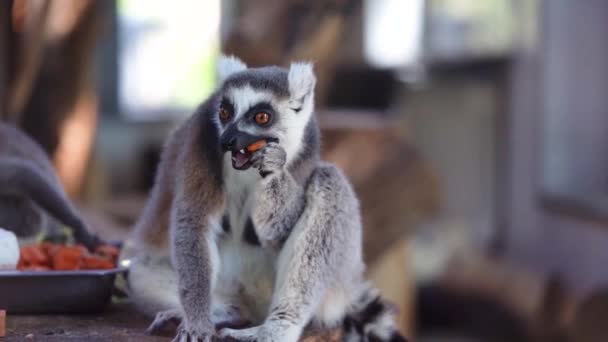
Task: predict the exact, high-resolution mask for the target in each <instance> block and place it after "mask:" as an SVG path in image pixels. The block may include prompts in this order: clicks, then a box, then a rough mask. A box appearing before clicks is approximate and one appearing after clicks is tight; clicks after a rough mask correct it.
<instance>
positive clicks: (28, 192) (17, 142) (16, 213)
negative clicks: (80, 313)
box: [0, 123, 102, 249]
mask: <svg viewBox="0 0 608 342" xmlns="http://www.w3.org/2000/svg"><path fill="white" fill-rule="evenodd" d="M47 214H50V216H49V215H47ZM54 219H56V220H58V221H60V222H61V223H63V224H65V225H67V226H68V227H70V228H72V231H73V234H74V238H75V239H76V241H78V242H81V243H83V244H84V245H86V246H87V247H88V248H89V249H93V248H95V247H96V246H97V245H98V244H100V243H101V242H102V241H101V240H100V239H99V238H97V237H96V236H94V235H92V234H91V233H90V232H89V231H88V229H87V227H86V225H85V223H84V222H83V220H82V219H81V218H80V215H79V214H78V212H77V210H76V209H75V208H74V206H73V205H72V203H71V202H70V200H69V198H68V196H67V195H66V194H65V192H64V190H63V188H62V187H61V184H60V182H59V179H58V178H57V175H56V174H55V170H54V169H53V165H52V164H51V161H50V160H49V159H48V157H47V156H46V154H45V152H44V151H43V150H42V148H41V147H40V146H39V145H38V144H37V143H36V142H34V141H33V140H32V139H31V138H30V137H28V136H27V135H26V134H24V133H23V132H21V131H20V130H19V129H17V128H16V127H14V126H12V125H9V124H4V123H0V227H3V228H6V229H8V230H11V231H13V232H15V234H16V235H17V237H19V239H20V240H21V239H23V240H31V239H33V238H35V235H36V234H38V233H40V232H41V231H46V232H47V233H48V232H52V231H53V230H56V226H57V222H55V220H54Z"/></svg>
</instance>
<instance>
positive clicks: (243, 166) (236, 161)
mask: <svg viewBox="0 0 608 342" xmlns="http://www.w3.org/2000/svg"><path fill="white" fill-rule="evenodd" d="M252 156H253V152H249V150H247V149H246V148H243V149H240V150H238V151H232V167H233V168H235V169H236V170H247V169H248V168H250V167H251V164H252V162H251V157H252Z"/></svg>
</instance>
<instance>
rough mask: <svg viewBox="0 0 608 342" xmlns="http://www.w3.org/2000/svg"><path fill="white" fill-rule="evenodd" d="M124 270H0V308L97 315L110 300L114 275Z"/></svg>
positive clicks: (35, 312)
mask: <svg viewBox="0 0 608 342" xmlns="http://www.w3.org/2000/svg"><path fill="white" fill-rule="evenodd" d="M126 271H127V269H126V268H115V269H111V270H86V271H0V309H2V310H7V312H10V313H11V314H15V313H22V314H59V313H61V314H72V313H98V312H101V311H103V309H104V308H105V307H106V305H107V304H108V303H109V302H110V300H111V298H112V290H113V288H114V279H115V278H116V275H117V274H120V273H124V272H126Z"/></svg>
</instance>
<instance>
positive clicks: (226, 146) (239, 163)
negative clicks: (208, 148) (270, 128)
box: [220, 124, 277, 170]
mask: <svg viewBox="0 0 608 342" xmlns="http://www.w3.org/2000/svg"><path fill="white" fill-rule="evenodd" d="M262 139H264V140H272V141H276V140H277V139H275V138H269V137H265V136H260V135H252V134H249V133H247V132H243V131H239V130H238V128H237V127H236V124H232V125H230V126H228V129H226V131H224V133H223V134H222V136H221V137H220V143H221V145H222V150H224V152H228V151H230V152H232V167H234V168H235V169H237V170H246V169H248V168H249V167H251V157H252V155H253V153H252V152H250V151H249V150H247V146H249V145H251V144H253V143H255V142H257V141H259V140H262Z"/></svg>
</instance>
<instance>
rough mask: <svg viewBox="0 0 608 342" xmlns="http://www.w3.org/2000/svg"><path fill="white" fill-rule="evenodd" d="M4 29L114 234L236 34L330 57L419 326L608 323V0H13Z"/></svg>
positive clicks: (327, 89) (602, 334) (6, 48)
mask: <svg viewBox="0 0 608 342" xmlns="http://www.w3.org/2000/svg"><path fill="white" fill-rule="evenodd" d="M0 27H1V29H0V35H1V36H0V118H2V120H6V121H10V122H13V123H15V124H17V125H19V126H20V127H21V128H22V129H23V130H25V131H26V132H27V133H28V134H30V135H31V136H32V137H33V138H34V139H35V140H36V141H38V142H39V143H40V144H41V145H42V146H43V147H44V149H45V150H46V151H47V152H48V153H49V155H50V156H51V159H52V160H53V162H54V164H55V166H56V168H57V172H58V174H59V176H60V178H61V180H62V182H63V184H64V186H65V188H66V190H67V191H68V193H69V194H70V195H71V196H72V197H73V198H74V199H75V200H76V201H77V203H79V206H80V208H81V210H82V211H83V212H84V213H85V217H86V218H87V220H88V221H89V222H90V224H91V226H92V227H93V228H94V229H95V230H96V231H97V232H98V233H99V234H100V235H101V236H102V237H104V238H107V239H121V238H124V236H125V235H126V234H127V233H128V231H129V228H130V226H131V224H132V223H133V222H134V220H135V219H136V218H137V216H138V214H139V211H140V209H141V208H142V206H143V203H144V200H145V197H146V194H147V192H148V191H149V189H150V187H151V186H152V182H153V177H154V173H155V168H156V163H157V161H158V156H159V152H160V149H161V147H162V143H163V141H164V139H165V137H166V136H167V134H168V133H169V132H170V131H171V129H172V128H173V127H174V126H175V125H176V124H178V123H179V122H181V121H182V120H183V119H185V118H186V117H188V115H190V114H191V113H192V111H193V109H194V108H195V107H196V106H197V104H198V103H200V102H201V101H202V100H204V99H205V98H206V96H208V95H209V94H210V93H211V92H212V91H213V89H214V87H215V86H216V78H215V63H216V60H217V58H218V56H219V54H220V52H223V53H227V54H234V55H236V56H238V57H239V58H241V59H242V60H244V61H245V62H246V63H247V64H248V65H249V66H261V65H267V64H279V65H282V66H287V65H288V64H289V62H290V61H292V60H310V61H313V62H314V63H315V70H316V73H317V77H318V79H319V82H318V86H317V94H316V98H317V103H318V111H317V115H318V117H319V118H320V122H321V125H322V130H323V154H324V156H325V158H326V159H328V160H330V161H332V162H334V163H336V164H338V165H339V166H341V167H342V168H343V169H344V170H345V172H346V174H347V175H348V176H349V178H350V179H351V181H352V182H353V183H354V185H355V188H356V190H357V192H358V194H359V196H360V197H361V202H362V210H363V218H364V223H365V234H366V238H365V253H366V259H367V263H368V266H369V275H370V278H371V279H373V281H374V282H375V283H376V284H377V285H378V286H379V287H380V288H381V289H382V291H383V292H384V293H385V295H386V296H387V297H389V298H390V299H391V300H392V301H393V302H394V303H395V305H396V306H397V307H398V308H399V324H400V327H401V328H402V330H403V331H404V332H406V333H407V335H408V336H411V337H413V338H414V339H415V340H416V341H539V342H540V341H577V342H578V341H608V326H607V325H606V324H605V322H606V317H608V269H607V268H606V265H607V264H608V229H607V228H608V96H607V95H606V94H607V91H608V39H606V35H608V2H606V1H604V0H578V1H568V0H552V1H548V0H545V1H543V0H484V1H479V0H326V1H321V0H308V1H306V0H256V1H244V0H224V1H220V0H205V1H200V0H179V1H171V2H169V1H159V0H117V1H94V0H46V1H45V0H3V1H1V2H0ZM602 323H604V324H602Z"/></svg>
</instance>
